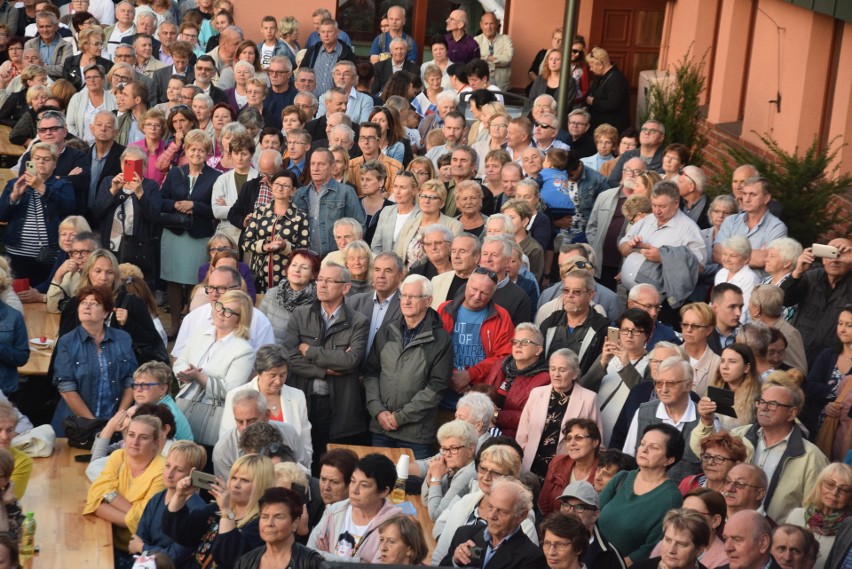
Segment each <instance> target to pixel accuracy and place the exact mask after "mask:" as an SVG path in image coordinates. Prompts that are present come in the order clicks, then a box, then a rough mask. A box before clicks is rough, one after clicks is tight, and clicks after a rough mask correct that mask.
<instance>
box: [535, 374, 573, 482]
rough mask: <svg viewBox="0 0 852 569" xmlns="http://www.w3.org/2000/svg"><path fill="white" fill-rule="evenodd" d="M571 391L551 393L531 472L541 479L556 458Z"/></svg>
mask: <svg viewBox="0 0 852 569" xmlns="http://www.w3.org/2000/svg"><path fill="white" fill-rule="evenodd" d="M571 391H573V390H571ZM571 391H568V392H567V393H559V392H558V391H556V390H555V389H552V390H551V392H550V403H548V405H547V418H545V420H544V429H543V430H542V433H541V441H540V442H539V443H538V452H537V453H536V454H535V460H533V463H532V465H531V466H530V470H531V471H532V472H534V473H536V474H538V475H539V477H541V478H544V477H545V475H546V474H547V467H548V466H549V465H550V461H551V460H553V457H554V456H556V447H557V445H558V444H559V435H560V433H561V432H562V418H563V417H565V411H567V410H568V401H569V400H570V399H571Z"/></svg>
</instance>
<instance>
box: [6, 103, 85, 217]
mask: <svg viewBox="0 0 852 569" xmlns="http://www.w3.org/2000/svg"><path fill="white" fill-rule="evenodd" d="M36 132H37V133H38V141H39V142H46V143H47V144H52V145H53V146H54V147H55V148H56V152H57V154H58V156H59V157H58V158H57V159H56V168H54V170H53V175H54V176H56V177H57V178H65V179H66V180H68V181H69V182H71V186H72V187H73V188H74V214H75V215H85V214H86V204H87V201H86V197H87V195H88V191H89V181H90V179H91V165H90V163H89V158H88V156H86V153H85V152H83V151H82V150H77V149H76V148H72V147H70V146H66V144H65V143H66V137H67V136H68V130H67V128H66V126H65V117H64V115H63V114H62V113H60V112H59V111H46V112H44V113H42V114H41V118H39V120H38V127H37V128H36ZM30 160H32V158H31V157H30V152H29V151H28V152H26V153H25V154H24V155H23V156H22V157H21V167H20V170H19V172H18V175H23V173H24V170H25V167H26V164H27V162H29V161H30Z"/></svg>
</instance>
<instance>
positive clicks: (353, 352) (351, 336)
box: [283, 301, 370, 440]
mask: <svg viewBox="0 0 852 569" xmlns="http://www.w3.org/2000/svg"><path fill="white" fill-rule="evenodd" d="M321 310H322V308H321V307H320V303H319V301H315V302H314V303H312V304H309V305H305V306H299V307H298V308H296V310H294V311H293V315H292V316H290V320H289V321H288V322H287V333H286V335H285V337H284V342H283V346H284V348H285V349H286V350H287V353H288V355H289V356H290V375H289V376H288V378H287V382H288V384H289V385H291V386H292V387H295V388H297V389H301V390H302V391H304V392H305V397H306V398H308V399H310V397H311V392H312V388H313V384H314V381H315V380H317V379H326V380H327V381H328V387H329V394H330V396H331V408H332V409H334V410H335V420H334V422H333V423H332V425H331V431H330V433H329V436H330V438H331V439H332V440H333V439H337V438H341V437H349V436H353V435H359V434H361V433H363V432H365V431H366V430H367V411H366V408H365V406H364V393H363V390H362V389H361V383H360V382H359V381H358V366H359V365H360V364H361V362H362V360H363V359H364V350H365V349H366V345H367V334H368V331H369V325H370V322H369V320H367V318H365V317H364V316H363V315H362V314H359V313H358V312H355V311H354V310H352V309H351V308H349V307H348V306H346V304H343V306H341V308H340V313H339V316H338V317H337V320H335V321H334V323H333V324H332V325H331V326H329V328H328V330H326V329H325V323H324V321H323V319H322V314H321ZM301 343H307V344H309V345H310V347H309V348H308V350H307V351H306V352H305V355H304V356H303V355H302V354H301V352H300V351H299V344H301ZM329 370H333V371H335V372H339V373H340V374H341V375H326V372H328V371H329Z"/></svg>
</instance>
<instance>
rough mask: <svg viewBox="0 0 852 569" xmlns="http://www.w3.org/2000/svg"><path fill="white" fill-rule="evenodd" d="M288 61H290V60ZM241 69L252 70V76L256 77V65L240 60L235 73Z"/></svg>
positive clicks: (235, 65)
mask: <svg viewBox="0 0 852 569" xmlns="http://www.w3.org/2000/svg"><path fill="white" fill-rule="evenodd" d="M284 59H287V58H286V57H285V58H284ZM287 61H289V59H288V60H287ZM241 67H245V68H246V69H249V70H251V74H252V76H254V75H255V70H254V65H252V64H251V63H249V62H248V61H245V60H242V59H241V60H239V61H238V62H236V63H235V64H234V71H236V70H237V68H241Z"/></svg>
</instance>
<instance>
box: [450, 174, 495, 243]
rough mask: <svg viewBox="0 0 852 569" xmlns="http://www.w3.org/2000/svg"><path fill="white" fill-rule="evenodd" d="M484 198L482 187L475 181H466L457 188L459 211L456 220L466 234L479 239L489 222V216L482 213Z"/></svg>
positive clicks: (457, 206)
mask: <svg viewBox="0 0 852 569" xmlns="http://www.w3.org/2000/svg"><path fill="white" fill-rule="evenodd" d="M483 197H484V194H483V192H482V186H480V185H479V183H478V182H476V181H475V180H465V181H463V182H459V183H458V185H457V186H456V208H457V209H458V211H459V215H458V216H456V219H457V220H459V223H461V225H462V230H463V231H464V232H466V233H471V234H473V235H476V236H477V237H483V234H484V232H485V224H486V223H487V222H488V216H487V215H484V214H483V213H482V200H483Z"/></svg>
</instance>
